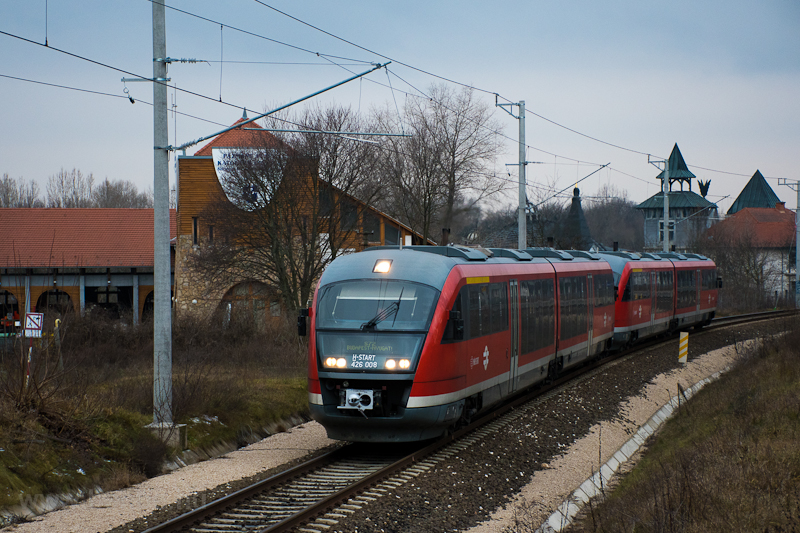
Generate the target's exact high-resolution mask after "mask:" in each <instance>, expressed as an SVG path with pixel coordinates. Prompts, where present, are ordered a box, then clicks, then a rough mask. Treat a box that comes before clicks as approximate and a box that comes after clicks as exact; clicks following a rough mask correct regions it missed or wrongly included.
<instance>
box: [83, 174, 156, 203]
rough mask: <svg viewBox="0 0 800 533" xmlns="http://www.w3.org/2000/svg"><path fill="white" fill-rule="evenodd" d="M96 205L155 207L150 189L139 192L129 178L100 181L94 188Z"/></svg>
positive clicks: (93, 195)
mask: <svg viewBox="0 0 800 533" xmlns="http://www.w3.org/2000/svg"><path fill="white" fill-rule="evenodd" d="M92 203H93V206H94V207H132V208H146V207H153V195H152V194H150V192H149V191H146V192H139V190H138V189H137V188H136V185H135V184H134V183H132V182H130V181H127V180H119V181H113V182H111V181H109V180H108V178H106V179H105V180H103V181H102V182H100V184H98V185H97V186H96V187H94V188H93V190H92Z"/></svg>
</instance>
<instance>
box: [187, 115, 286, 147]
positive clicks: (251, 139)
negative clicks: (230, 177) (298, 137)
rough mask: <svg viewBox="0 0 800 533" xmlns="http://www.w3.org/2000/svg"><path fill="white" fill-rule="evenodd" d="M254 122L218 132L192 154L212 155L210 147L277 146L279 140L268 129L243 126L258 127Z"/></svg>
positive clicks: (242, 120) (239, 121)
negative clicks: (256, 129) (253, 129)
mask: <svg viewBox="0 0 800 533" xmlns="http://www.w3.org/2000/svg"><path fill="white" fill-rule="evenodd" d="M244 121H245V119H243V118H240V119H239V120H237V121H236V122H234V123H233V125H234V126H235V125H236V124H239V123H241V122H244ZM260 127H261V126H259V125H258V124H256V123H255V122H248V123H247V124H245V125H244V126H243V127H240V128H236V129H233V130H229V131H226V132H225V133H220V134H219V135H217V136H216V137H214V138H213V139H211V142H209V143H208V144H207V145H205V146H203V147H202V148H200V149H199V150H198V151H197V152H195V154H194V155H206V156H209V155H212V154H211V149H212V148H262V147H264V146H270V147H272V146H278V145H279V144H280V141H279V140H278V138H277V137H275V136H274V135H273V134H271V133H270V132H268V131H252V130H248V129H245V128H260Z"/></svg>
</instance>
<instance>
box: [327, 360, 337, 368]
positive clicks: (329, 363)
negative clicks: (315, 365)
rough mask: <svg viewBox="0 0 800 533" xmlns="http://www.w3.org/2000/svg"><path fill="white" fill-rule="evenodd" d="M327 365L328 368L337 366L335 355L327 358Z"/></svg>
mask: <svg viewBox="0 0 800 533" xmlns="http://www.w3.org/2000/svg"><path fill="white" fill-rule="evenodd" d="M325 366H327V367H328V368H333V367H335V366H336V358H335V357H328V358H327V359H325Z"/></svg>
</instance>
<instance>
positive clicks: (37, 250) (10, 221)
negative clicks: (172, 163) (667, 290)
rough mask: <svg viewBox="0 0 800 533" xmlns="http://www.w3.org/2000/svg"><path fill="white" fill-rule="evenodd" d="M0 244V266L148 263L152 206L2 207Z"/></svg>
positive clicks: (172, 223)
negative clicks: (115, 207) (132, 207)
mask: <svg viewBox="0 0 800 533" xmlns="http://www.w3.org/2000/svg"><path fill="white" fill-rule="evenodd" d="M175 235H176V226H175V210H174V209H170V238H172V237H175ZM0 243H2V244H0V268H75V267H81V268H82V267H148V266H149V267H152V266H153V210H152V209H57V208H44V209H16V208H2V209H0Z"/></svg>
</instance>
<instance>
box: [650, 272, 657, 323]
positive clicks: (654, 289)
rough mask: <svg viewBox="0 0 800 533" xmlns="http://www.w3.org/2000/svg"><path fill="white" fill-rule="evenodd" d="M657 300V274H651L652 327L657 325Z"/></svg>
mask: <svg viewBox="0 0 800 533" xmlns="http://www.w3.org/2000/svg"><path fill="white" fill-rule="evenodd" d="M656 298H658V285H657V284H656V273H655V272H650V325H651V326H653V325H655V323H656V303H657V302H656Z"/></svg>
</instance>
